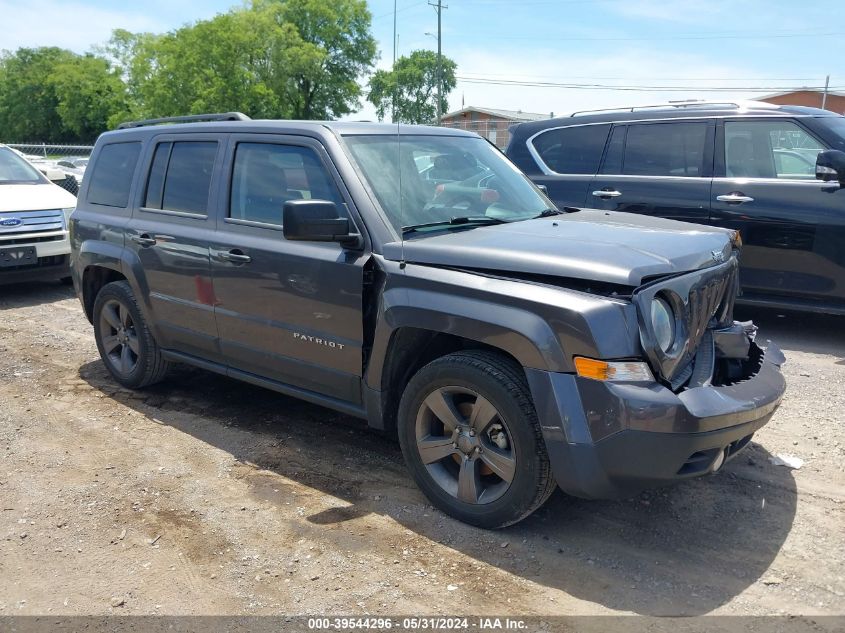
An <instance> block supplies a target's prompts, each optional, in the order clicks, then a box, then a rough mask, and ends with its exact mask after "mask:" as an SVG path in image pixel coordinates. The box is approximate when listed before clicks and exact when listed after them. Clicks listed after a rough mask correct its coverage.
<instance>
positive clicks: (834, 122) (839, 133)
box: [824, 116, 845, 151]
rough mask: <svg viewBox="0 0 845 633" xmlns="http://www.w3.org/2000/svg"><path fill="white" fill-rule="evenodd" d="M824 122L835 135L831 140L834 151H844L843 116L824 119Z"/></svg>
mask: <svg viewBox="0 0 845 633" xmlns="http://www.w3.org/2000/svg"><path fill="white" fill-rule="evenodd" d="M824 122H825V124H826V125H827V127H828V128H830V129H831V130H833V133H834V135H835V136H834V138H833V139H832V140H833V141H834V144H833V147H834V149H838V150H842V151H845V116H839V117H825V118H824Z"/></svg>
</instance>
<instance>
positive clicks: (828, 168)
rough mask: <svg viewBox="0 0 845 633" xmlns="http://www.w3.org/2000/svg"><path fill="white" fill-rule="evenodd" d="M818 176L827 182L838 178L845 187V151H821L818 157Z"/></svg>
mask: <svg viewBox="0 0 845 633" xmlns="http://www.w3.org/2000/svg"><path fill="white" fill-rule="evenodd" d="M816 178H817V179H818V180H824V181H825V182H829V181H831V180H838V181H839V184H840V185H842V186H843V187H845V152H840V151H839V150H838V149H828V150H825V151H823V152H819V155H818V158H816Z"/></svg>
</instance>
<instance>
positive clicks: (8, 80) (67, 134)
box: [0, 47, 125, 142]
mask: <svg viewBox="0 0 845 633" xmlns="http://www.w3.org/2000/svg"><path fill="white" fill-rule="evenodd" d="M120 110H125V89H124V86H123V82H122V81H121V80H120V77H119V76H118V75H117V73H115V72H114V71H113V70H112V69H111V68H110V67H109V64H108V62H107V61H106V60H104V59H102V58H99V57H94V56H93V55H77V54H75V53H72V52H71V51H66V50H62V49H60V48H54V47H44V48H21V49H19V50H18V51H16V52H15V53H6V54H4V55H3V56H2V57H0V138H2V139H4V140H7V141H27V140H50V141H56V142H90V141H93V140H94V139H95V138H96V137H97V135H98V134H99V133H100V132H101V131H103V130H104V129H106V126H107V125H108V119H109V117H110V116H111V115H112V114H113V113H114V112H116V111H120Z"/></svg>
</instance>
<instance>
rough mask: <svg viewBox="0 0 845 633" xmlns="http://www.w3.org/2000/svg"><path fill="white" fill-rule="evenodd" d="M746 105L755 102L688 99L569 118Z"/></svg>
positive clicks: (607, 109)
mask: <svg viewBox="0 0 845 633" xmlns="http://www.w3.org/2000/svg"><path fill="white" fill-rule="evenodd" d="M748 103H755V104H756V102H735V101H703V100H698V99H690V100H687V101H669V102H667V103H655V104H653V105H641V106H624V107H621V108H600V109H598V110H579V111H578V112H573V113H572V114H570V115H569V116H570V117H574V116H581V115H583V114H597V113H599V112H636V111H638V110H659V109H670V108H729V109H733V110H738V109H740V108H742V107H743V106H744V105H747V104H748Z"/></svg>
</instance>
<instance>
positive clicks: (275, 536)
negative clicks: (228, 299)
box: [0, 284, 845, 616]
mask: <svg viewBox="0 0 845 633" xmlns="http://www.w3.org/2000/svg"><path fill="white" fill-rule="evenodd" d="M738 316H740V317H742V318H754V319H755V320H756V321H757V322H758V324H759V325H760V326H761V338H762V339H763V340H765V339H766V338H771V339H772V340H774V341H775V342H776V343H777V344H778V345H780V346H781V348H782V349H783V350H784V352H785V353H786V354H787V358H788V364H787V365H786V367H785V373H786V375H787V378H788V382H789V389H788V393H787V396H786V398H785V400H784V403H783V406H782V407H781V408H780V410H779V411H778V412H777V414H776V415H775V417H774V419H773V420H772V422H771V423H770V424H769V425H768V426H766V427H765V428H764V429H763V430H762V431H761V432H759V433H758V435H757V436H756V437H755V439H754V441H753V442H752V444H751V445H750V447H749V448H748V449H747V450H746V451H745V452H744V453H743V454H741V455H740V456H739V457H738V458H737V459H735V460H734V461H733V462H731V463H730V464H729V465H728V466H726V467H725V469H723V470H722V471H721V472H720V473H719V474H717V475H713V476H709V477H706V478H703V479H699V480H695V481H691V482H688V483H684V484H682V485H678V486H675V487H673V488H669V489H664V490H660V491H655V492H650V493H646V494H642V495H640V496H638V497H636V498H632V499H628V500H624V501H616V502H588V501H581V500H577V499H572V498H567V497H566V496H565V495H563V494H562V493H560V492H557V493H555V495H554V496H553V497H552V498H551V499H550V501H549V503H548V504H547V505H546V506H545V507H544V508H542V509H541V510H540V511H539V512H537V513H536V514H535V515H534V516H532V517H530V518H529V519H527V520H525V521H524V522H522V523H520V524H519V525H517V526H514V527H512V528H509V529H506V530H503V531H498V532H487V531H483V530H478V529H475V528H472V527H469V526H467V525H463V524H461V523H458V522H456V521H454V520H452V519H450V518H448V517H446V516H444V515H443V514H441V513H440V512H438V511H437V510H434V509H433V508H432V507H431V506H429V505H427V503H426V501H425V499H424V497H423V496H422V494H421V493H420V492H419V491H418V490H417V488H416V487H415V486H414V484H413V482H412V481H411V479H410V477H409V476H408V473H407V472H406V470H405V468H404V466H403V463H402V459H401V455H400V452H399V448H398V446H397V445H396V444H395V443H394V442H393V441H391V440H389V439H387V438H384V437H381V436H379V435H376V434H374V433H372V432H369V431H367V430H366V429H365V428H364V425H363V423H362V422H360V421H358V420H354V419H351V418H347V417H344V416H342V415H339V414H336V413H333V412H331V411H328V410H325V409H322V408H319V407H316V406H312V405H309V404H305V403H302V402H299V401H296V400H293V399H290V398H286V397H284V396H280V395H278V394H275V393H272V392H268V391H264V390H261V389H259V388H256V387H251V386H248V385H245V384H241V383H239V382H235V381H233V380H229V379H226V378H223V377H220V376H217V375H214V374H210V373H206V372H203V371H199V370H194V369H189V368H177V369H176V370H175V371H173V373H172V374H171V376H170V378H169V379H168V380H167V381H166V382H165V383H164V384H161V385H157V386H156V387H154V388H151V389H149V390H147V391H144V392H139V393H133V392H130V391H126V390H123V389H120V388H118V387H117V386H116V384H115V383H114V382H112V380H110V378H109V376H108V375H107V373H106V370H105V368H104V367H103V365H102V364H101V363H100V360H99V357H98V355H97V351H96V348H95V345H94V340H93V335H92V330H91V327H90V325H89V324H88V322H87V321H86V320H85V318H84V316H83V314H82V311H81V308H80V306H79V303H78V301H77V300H76V298H75V296H73V293H72V291H71V290H70V289H69V288H67V287H64V286H59V285H54V284H32V285H28V286H12V287H5V288H0V615H4V614H5V615H22V614H65V615H70V614H100V615H102V614H109V613H119V614H271V613H272V614H278V613H286V614H294V613H298V614H366V613H369V614H457V613H461V614H498V615H507V614H515V615H516V614H519V615H530V614H538V615H552V614H607V613H619V612H622V613H637V614H649V615H667V614H709V613H719V614H736V615H742V614H756V615H762V614H783V613H789V614H804V615H810V616H820V615H843V614H845V565H844V564H843V562H845V529H843V528H845V520H843V518H845V517H844V516H843V515H845V504H844V503H843V501H845V472H843V471H845V427H843V413H842V412H843V409H845V389H843V385H845V327H843V324H845V320H843V319H836V318H827V317H812V316H800V315H798V316H797V315H778V314H777V313H776V312H772V311H769V312H765V311H743V312H740V313H739V314H738ZM775 454H791V455H796V456H799V457H801V458H803V459H804V460H805V463H804V466H803V467H802V468H801V469H800V470H790V469H788V468H785V467H782V466H774V465H772V464H771V463H770V461H769V457H770V456H772V455H775Z"/></svg>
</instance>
